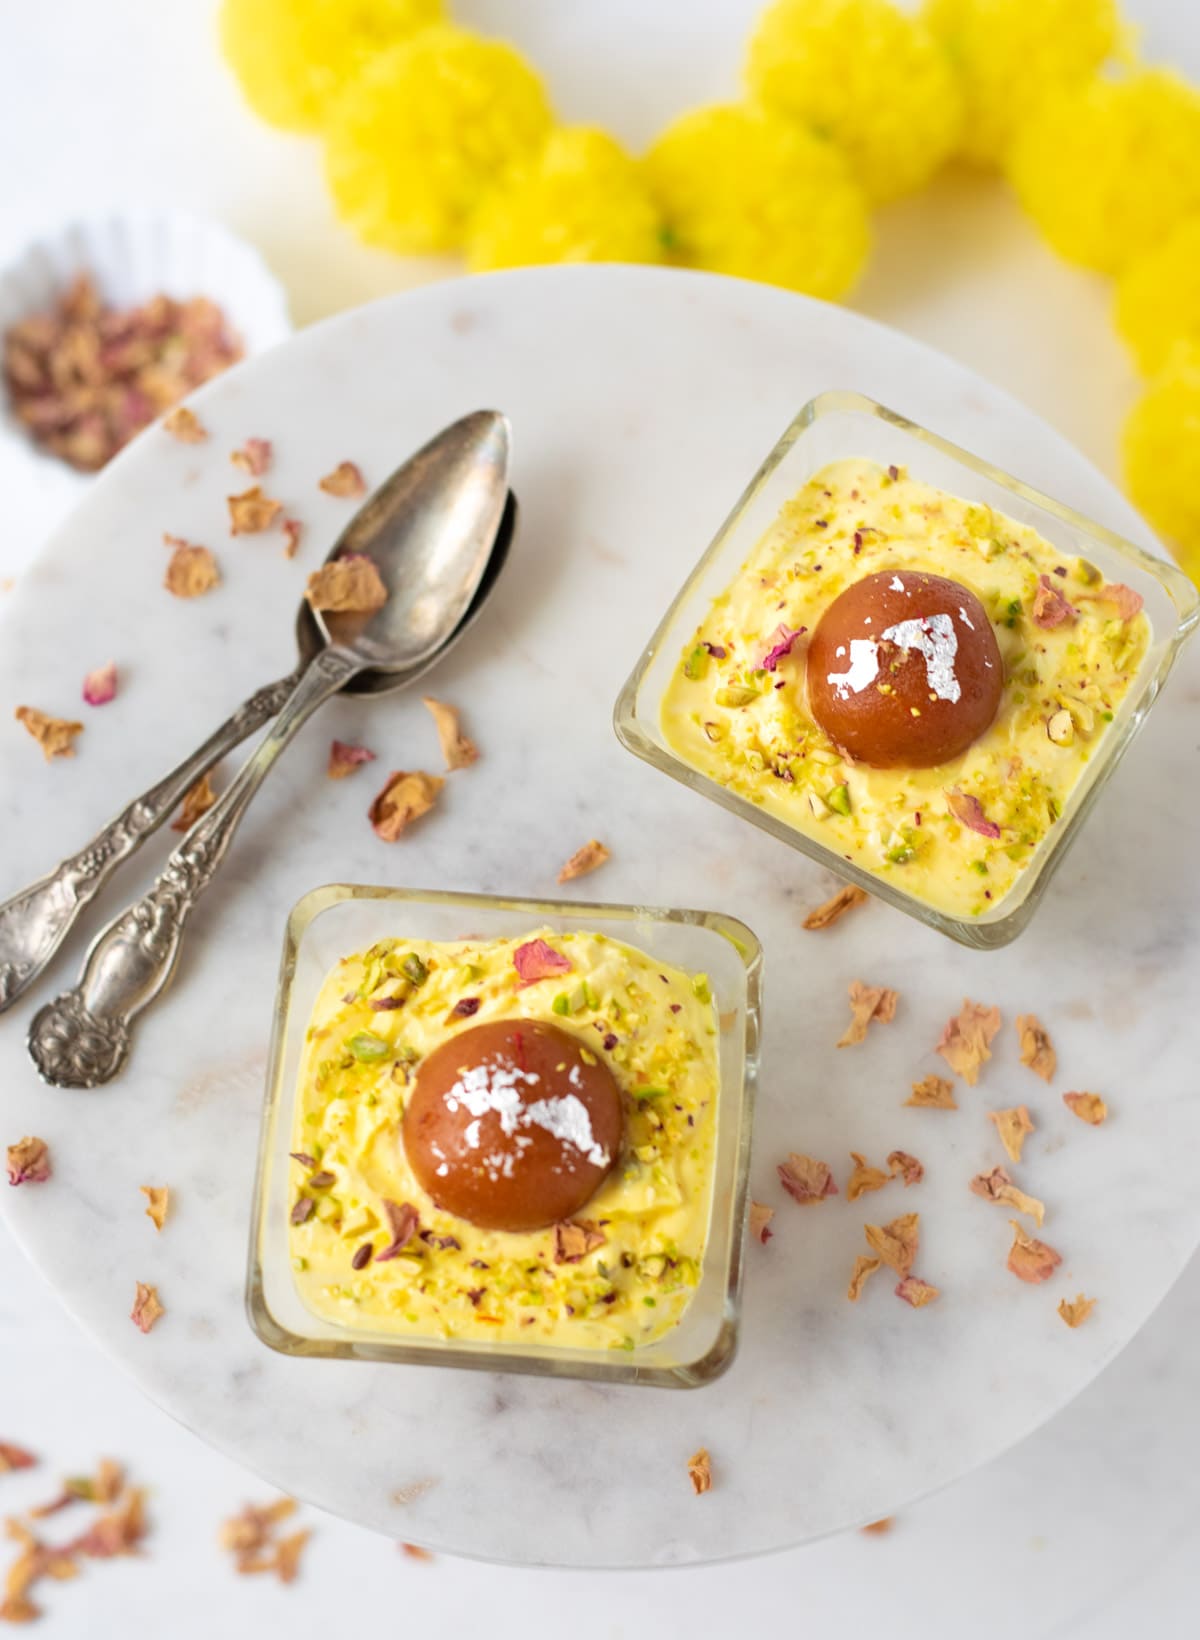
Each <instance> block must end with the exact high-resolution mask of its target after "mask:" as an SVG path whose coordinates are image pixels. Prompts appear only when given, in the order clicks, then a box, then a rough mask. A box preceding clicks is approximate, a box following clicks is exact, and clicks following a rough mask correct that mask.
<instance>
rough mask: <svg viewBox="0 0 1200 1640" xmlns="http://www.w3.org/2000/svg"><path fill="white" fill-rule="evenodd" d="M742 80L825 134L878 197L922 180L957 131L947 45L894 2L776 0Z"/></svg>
mask: <svg viewBox="0 0 1200 1640" xmlns="http://www.w3.org/2000/svg"><path fill="white" fill-rule="evenodd" d="M746 80H747V83H748V85H749V88H750V92H751V95H752V96H753V97H755V98H757V99H758V100H759V101H761V102H763V103H765V104H766V105H767V106H768V107H769V108H772V109H774V110H776V111H777V112H779V113H781V114H790V115H791V116H793V118H795V119H799V120H803V121H804V122H805V123H806V124H807V125H811V126H812V127H813V129H814V130H815V131H817V132H818V133H819V134H821V135H823V136H830V137H832V138H833V140H834V141H835V142H836V143H837V144H838V146H839V147H840V148H841V149H843V151H844V152H845V154H846V157H847V159H848V160H849V161H850V165H851V168H852V170H853V171H854V174H855V176H856V177H857V178H858V180H859V182H860V183H861V184H862V186H863V187H864V188H865V189H866V192H867V194H868V196H869V197H870V198H871V199H872V200H875V201H879V200H885V199H894V198H896V196H897V195H899V194H906V193H911V192H912V191H913V190H914V189H915V188H919V187H921V185H922V184H923V183H925V182H927V181H928V179H929V178H930V176H932V174H933V172H934V171H936V170H937V168H938V166H939V165H941V164H942V162H943V161H944V160H945V159H947V158H948V157H949V155H950V153H951V152H952V150H953V149H954V147H955V145H956V144H957V142H958V138H959V135H960V131H961V126H962V93H961V92H960V90H959V86H958V81H957V78H956V77H955V75H954V72H953V70H952V68H951V66H950V60H949V57H948V55H947V53H946V52H945V50H944V49H943V47H942V45H941V44H940V42H939V41H937V40H936V39H935V38H934V36H933V35H932V34H931V32H930V31H929V30H928V29H927V28H926V27H925V25H924V24H923V23H922V22H921V21H920V20H919V19H918V18H914V17H909V16H906V15H905V14H904V13H903V12H901V11H898V10H897V9H896V7H895V6H894V5H892V4H891V0H775V4H774V5H772V6H768V8H767V10H766V11H764V12H763V14H762V16H761V17H760V18H759V20H758V24H757V26H756V28H755V30H754V33H753V34H752V35H751V37H750V47H749V54H748V56H747V59H746Z"/></svg>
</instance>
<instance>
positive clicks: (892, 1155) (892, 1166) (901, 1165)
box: [887, 1150, 925, 1190]
mask: <svg viewBox="0 0 1200 1640" xmlns="http://www.w3.org/2000/svg"><path fill="white" fill-rule="evenodd" d="M887 1165H888V1171H889V1172H890V1173H891V1175H892V1177H893V1178H896V1177H897V1176H899V1177H900V1178H901V1179H903V1180H904V1188H905V1189H906V1190H907V1189H908V1187H909V1185H910V1184H920V1182H921V1180H922V1179H923V1178H924V1177H925V1169H924V1168H923V1167H922V1165H921V1163H920V1162H919V1161H918V1160H917V1158H916V1157H915V1156H910V1155H909V1153H908V1151H907V1150H893V1151H890V1152H889V1153H888V1159H887Z"/></svg>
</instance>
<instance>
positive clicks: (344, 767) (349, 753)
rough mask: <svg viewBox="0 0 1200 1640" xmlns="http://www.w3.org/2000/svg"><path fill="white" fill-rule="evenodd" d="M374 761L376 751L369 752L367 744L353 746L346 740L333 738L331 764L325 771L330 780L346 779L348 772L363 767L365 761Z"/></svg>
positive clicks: (330, 751)
mask: <svg viewBox="0 0 1200 1640" xmlns="http://www.w3.org/2000/svg"><path fill="white" fill-rule="evenodd" d="M374 761H375V753H374V752H369V751H368V750H367V748H366V747H365V746H351V745H350V743H349V741H346V740H331V741H330V743H329V764H328V767H327V768H326V770H325V772H326V774H327V775H328V776H329V778H330V780H345V778H346V776H347V775H348V774H353V773H354V771H355V769H361V768H362V766H363V764H364V763H374Z"/></svg>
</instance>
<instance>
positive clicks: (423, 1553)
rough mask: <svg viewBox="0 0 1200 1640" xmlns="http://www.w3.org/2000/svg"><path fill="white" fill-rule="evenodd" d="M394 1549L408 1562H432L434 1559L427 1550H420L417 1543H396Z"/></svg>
mask: <svg viewBox="0 0 1200 1640" xmlns="http://www.w3.org/2000/svg"><path fill="white" fill-rule="evenodd" d="M396 1547H397V1549H399V1550H400V1552H401V1554H405V1555H407V1556H408V1558H409V1559H410V1560H432V1559H433V1558H434V1557H433V1555H431V1554H430V1552H429V1550H428V1549H422V1547H421V1545H420V1544H419V1543H398V1544H397V1545H396Z"/></svg>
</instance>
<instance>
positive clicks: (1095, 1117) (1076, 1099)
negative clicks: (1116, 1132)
mask: <svg viewBox="0 0 1200 1640" xmlns="http://www.w3.org/2000/svg"><path fill="white" fill-rule="evenodd" d="M1063 1104H1064V1105H1065V1106H1066V1107H1067V1109H1068V1110H1069V1111H1070V1112H1071V1114H1072V1116H1078V1118H1079V1120H1080V1121H1081V1122H1087V1123H1089V1124H1090V1125H1091V1126H1092V1127H1099V1126H1100V1124H1101V1122H1103V1121H1104V1120H1105V1118H1106V1117H1107V1116H1108V1106H1107V1105H1106V1104H1105V1103H1104V1100H1103V1099H1101V1097H1100V1095H1099V1094H1098V1093H1064V1094H1063Z"/></svg>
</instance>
